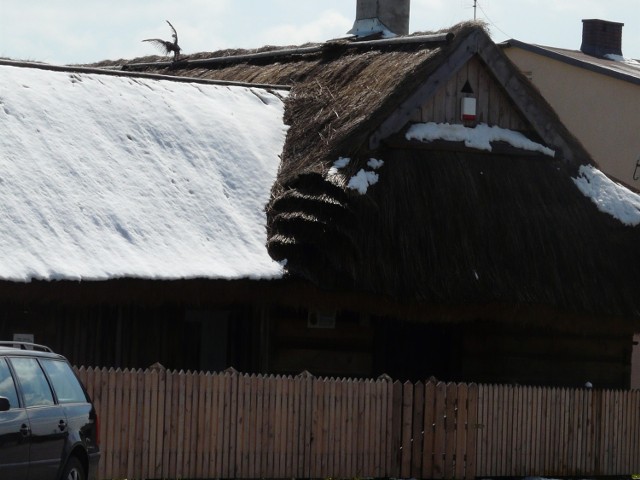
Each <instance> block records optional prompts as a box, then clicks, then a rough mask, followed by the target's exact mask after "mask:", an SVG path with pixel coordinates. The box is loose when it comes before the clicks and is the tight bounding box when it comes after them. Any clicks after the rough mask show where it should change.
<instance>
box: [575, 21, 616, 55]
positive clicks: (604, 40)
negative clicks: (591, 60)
mask: <svg viewBox="0 0 640 480" xmlns="http://www.w3.org/2000/svg"><path fill="white" fill-rule="evenodd" d="M623 26H624V23H616V22H608V21H607V20H582V45H581V46H580V50H582V53H586V54H587V55H591V56H593V57H604V56H605V55H620V56H622V27H623Z"/></svg>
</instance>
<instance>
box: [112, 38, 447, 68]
mask: <svg viewBox="0 0 640 480" xmlns="http://www.w3.org/2000/svg"><path fill="white" fill-rule="evenodd" d="M454 37H455V34H454V33H453V32H444V33H436V34H423V35H409V36H402V37H394V38H384V39H378V40H355V41H349V40H338V41H336V40H329V41H327V42H325V43H322V44H318V45H313V46H310V47H285V48H282V49H275V50H266V51H262V52H254V53H242V54H239V55H228V56H220V57H210V58H199V59H194V60H189V59H185V60H182V61H179V62H143V63H129V64H126V65H123V67H122V68H123V69H124V70H127V71H130V70H133V71H135V70H138V69H145V68H150V67H151V68H153V67H155V68H167V67H169V68H190V67H209V66H213V65H219V64H225V63H244V62H246V61H252V60H268V59H269V60H270V59H276V58H281V57H293V56H299V55H309V54H314V53H322V52H327V51H335V50H338V49H341V48H343V49H345V50H351V49H361V48H372V47H373V48H376V47H386V46H402V45H410V44H429V45H440V44H446V43H449V42H451V40H453V38H454Z"/></svg>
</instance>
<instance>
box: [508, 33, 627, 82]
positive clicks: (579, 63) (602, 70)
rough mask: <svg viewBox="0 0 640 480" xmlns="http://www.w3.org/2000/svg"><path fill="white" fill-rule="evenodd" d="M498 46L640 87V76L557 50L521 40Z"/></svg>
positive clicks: (511, 40)
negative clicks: (549, 59) (535, 55)
mask: <svg viewBox="0 0 640 480" xmlns="http://www.w3.org/2000/svg"><path fill="white" fill-rule="evenodd" d="M498 46H500V47H502V48H508V47H516V48H520V49H522V50H526V51H528V52H531V53H535V54H537V55H542V56H545V57H548V58H551V59H552V60H557V61H559V62H562V63H566V64H568V65H572V66H574V67H579V68H583V69H585V70H589V71H591V72H594V73H599V74H601V75H606V76H608V77H612V78H615V79H617V80H622V81H624V82H629V83H633V84H635V85H640V74H639V75H638V76H634V75H629V74H626V73H624V72H622V71H619V70H613V69H611V68H607V67H603V66H600V65H597V64H595V63H592V62H586V61H584V60H580V59H578V58H574V57H571V56H569V55H563V54H562V53H559V52H557V51H556V50H552V49H549V48H545V47H542V46H539V45H534V44H531V43H526V42H521V41H520V40H515V39H513V38H511V39H509V40H506V41H504V42H501V43H499V44H498ZM576 52H577V51H576Z"/></svg>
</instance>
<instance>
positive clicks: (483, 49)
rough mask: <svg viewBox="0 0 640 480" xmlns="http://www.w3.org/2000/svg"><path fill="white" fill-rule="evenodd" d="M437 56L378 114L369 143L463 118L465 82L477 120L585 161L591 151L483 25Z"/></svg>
mask: <svg viewBox="0 0 640 480" xmlns="http://www.w3.org/2000/svg"><path fill="white" fill-rule="evenodd" d="M439 56H440V57H442V58H441V59H440V61H438V60H437V59H436V60H435V61H434V62H433V63H434V64H436V67H435V68H433V67H431V69H430V70H429V71H428V72H426V74H425V76H424V78H425V80H424V81H423V82H422V83H421V84H420V85H418V86H417V87H416V88H414V89H413V90H411V91H410V92H409V93H408V95H407V97H406V98H405V99H404V100H403V101H402V102H400V103H399V104H398V107H397V108H396V109H395V110H394V111H393V112H392V113H391V114H389V115H388V116H387V117H386V118H384V119H382V121H381V123H380V125H379V126H378V127H377V128H376V129H375V131H374V132H373V133H372V135H371V137H370V140H369V145H370V147H371V148H372V149H375V148H377V147H378V146H379V145H380V142H381V141H382V140H384V139H385V138H388V137H390V136H392V135H394V134H396V133H398V132H399V131H401V130H402V129H403V128H404V127H405V126H406V125H407V124H408V123H410V122H416V121H422V122H425V121H435V122H440V123H442V122H446V123H452V122H455V123H461V120H460V114H459V111H460V106H459V102H460V99H461V98H462V96H468V95H464V94H463V93H462V92H461V91H462V89H463V88H464V86H465V83H466V82H469V84H470V85H471V87H472V89H474V90H475V91H476V92H477V100H478V115H479V118H478V121H480V122H482V121H483V120H484V122H485V123H487V124H489V125H495V126H499V127H503V128H509V129H514V130H520V131H527V132H528V133H529V134H530V135H532V136H534V137H537V138H540V139H542V141H543V142H544V143H545V144H546V145H547V146H549V147H550V148H552V149H554V150H557V151H559V154H560V155H559V156H560V158H562V159H563V160H564V161H565V162H569V163H571V164H572V165H573V166H574V168H575V167H577V166H578V165H579V164H580V163H581V162H584V161H588V159H589V154H588V153H587V152H586V151H585V150H584V148H583V147H582V145H580V143H579V142H577V141H576V140H575V138H574V137H573V136H572V135H571V134H570V133H569V131H568V130H567V129H566V128H565V127H564V125H563V124H562V122H561V121H560V120H559V118H558V116H557V115H556V113H555V112H554V111H553V109H552V108H551V107H550V106H549V104H548V103H547V101H546V100H545V99H544V98H543V97H542V95H541V94H540V93H539V92H538V91H537V90H536V89H535V88H534V87H533V86H532V85H531V84H530V82H528V81H527V80H526V78H525V77H524V76H523V75H522V74H521V73H520V72H519V71H518V69H517V68H516V67H515V66H514V65H513V64H512V63H511V62H510V61H509V60H508V58H507V57H506V56H505V55H504V54H503V53H502V52H501V50H500V49H499V48H498V47H497V46H496V45H495V44H494V43H493V42H492V41H491V39H490V37H489V35H488V34H487V33H486V32H485V31H484V29H482V28H475V29H473V30H471V31H470V32H467V34H466V35H463V36H462V37H461V38H460V39H459V40H458V41H457V42H454V44H453V45H452V46H451V47H450V48H447V49H443V51H442V52H440V53H439ZM474 87H475V88H474ZM431 118H433V119H431Z"/></svg>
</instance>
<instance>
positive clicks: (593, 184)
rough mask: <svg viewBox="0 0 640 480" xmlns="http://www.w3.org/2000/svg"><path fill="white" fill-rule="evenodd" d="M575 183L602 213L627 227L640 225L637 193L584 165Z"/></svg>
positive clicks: (639, 201) (595, 169)
mask: <svg viewBox="0 0 640 480" xmlns="http://www.w3.org/2000/svg"><path fill="white" fill-rule="evenodd" d="M573 182H574V183H575V184H576V186H577V187H578V189H580V191H581V192H582V193H583V194H584V195H585V196H586V197H588V198H590V199H591V201H592V202H593V203H595V204H596V206H597V207H598V210H600V211H601V212H604V213H608V214H609V215H611V216H612V217H614V218H616V219H618V220H620V221H621V222H622V223H624V224H625V225H629V226H633V227H635V226H637V225H640V195H638V194H637V193H634V192H632V191H631V190H629V189H628V188H626V187H624V186H622V185H620V184H619V183H616V182H614V181H613V180H611V179H610V178H609V177H607V176H606V175H605V174H604V173H602V172H601V171H600V170H598V169H597V168H595V167H593V166H591V165H582V166H581V167H580V170H579V174H578V177H577V178H574V179H573Z"/></svg>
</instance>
